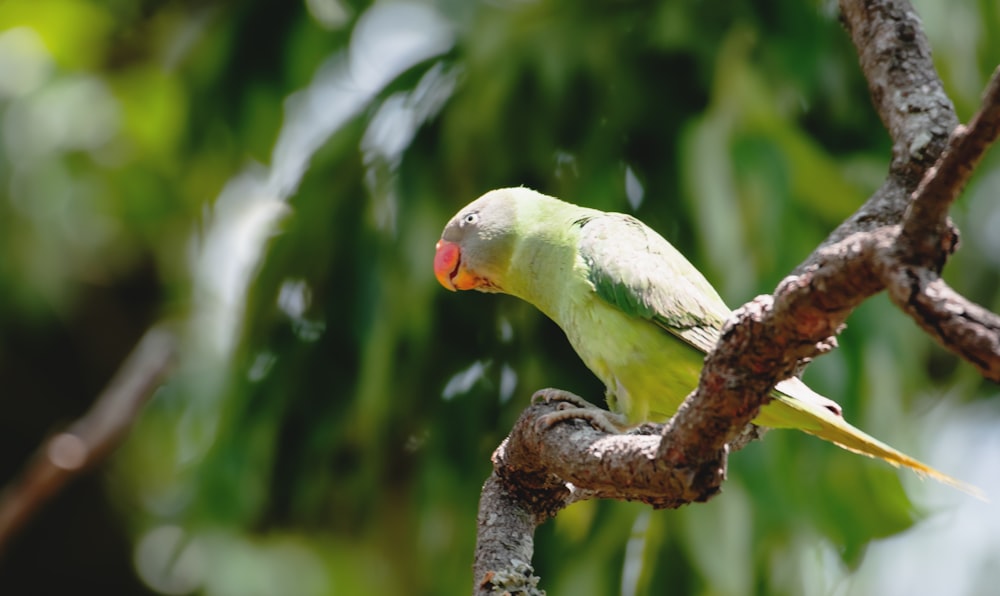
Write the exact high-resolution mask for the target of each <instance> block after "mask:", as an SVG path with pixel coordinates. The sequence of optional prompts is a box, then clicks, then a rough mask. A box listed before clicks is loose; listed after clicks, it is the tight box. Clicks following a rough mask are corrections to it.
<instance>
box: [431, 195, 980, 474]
mask: <svg viewBox="0 0 1000 596" xmlns="http://www.w3.org/2000/svg"><path fill="white" fill-rule="evenodd" d="M434 273H435V276H436V277H437V279H438V281H439V282H440V283H441V285H443V286H444V287H445V288H447V289H449V290H452V291H454V290H479V291H480V292H502V293H505V294H510V295H513V296H517V297H518V298H521V299H523V300H526V301H527V302H529V303H531V304H533V305H534V306H535V307H536V308H538V309H539V310H541V311H542V312H543V313H545V314H546V315H547V316H548V317H549V318H551V319H552V320H553V321H555V322H556V324H558V325H559V327H561V328H562V330H563V332H565V334H566V337H567V338H568V339H569V341H570V344H572V346H573V349H574V350H576V353H577V354H578V355H579V356H580V358H582V359H583V361H584V363H586V365H587V367H588V368H590V370H591V371H593V372H594V374H596V375H597V376H598V378H600V380H601V381H603V382H604V385H605V387H606V388H607V395H606V397H607V402H608V405H609V407H610V408H611V409H612V411H614V412H616V413H618V414H620V415H622V416H624V417H625V419H626V420H627V421H628V423H629V424H638V423H641V422H644V421H658V422H662V421H665V420H667V419H668V418H670V416H672V415H673V414H674V412H676V411H677V408H678V407H679V406H680V404H681V402H682V401H683V400H684V398H685V397H686V396H687V395H688V394H689V393H690V392H691V391H692V390H694V388H695V387H696V386H697V384H698V377H699V374H700V372H701V367H702V363H703V360H704V356H705V354H706V353H707V352H709V351H710V350H712V349H713V347H714V346H715V344H716V341H717V340H718V338H719V334H720V331H721V329H722V325H723V323H724V322H725V320H726V319H727V318H728V317H729V315H730V313H731V311H730V310H729V308H728V307H727V306H726V304H725V302H723V300H722V298H720V297H719V294H718V293H717V292H716V291H715V289H714V288H713V287H712V286H711V285H710V284H709V283H708V281H707V280H706V279H705V278H704V276H702V274H701V273H700V272H699V271H698V270H697V269H695V267H694V266H693V265H691V263H689V262H688V261H687V259H685V258H684V256H683V255H681V253H680V252H678V251H677V249H675V248H674V247H673V246H672V245H671V244H670V243H669V242H667V241H666V240H665V239H664V238H663V237H662V236H660V235H659V234H657V233H656V232H655V231H653V230H652V229H651V228H649V227H648V226H646V225H645V224H644V223H642V222H641V221H639V220H638V219H636V218H634V217H632V216H630V215H625V214H622V213H607V212H604V211H599V210H596V209H588V208H585V207H579V206H577V205H573V204H570V203H566V202H564V201H560V200H559V199H556V198H553V197H549V196H546V195H543V194H541V193H538V192H535V191H533V190H530V189H527V188H503V189H498V190H493V191H490V192H488V193H486V194H484V195H483V196H481V197H480V198H478V199H476V200H475V201H473V202H472V203H470V204H469V205H467V206H466V207H465V208H463V209H462V210H461V211H459V212H458V213H457V214H456V215H455V216H454V217H452V219H451V221H449V222H448V224H447V225H446V226H445V228H444V232H443V233H442V234H441V239H440V240H439V241H438V243H437V247H436V253H435V256H434ZM772 398H773V399H772V400H771V401H770V402H769V403H767V404H766V405H765V406H764V407H762V408H761V410H760V413H759V415H758V416H757V417H756V418H755V419H754V421H753V422H754V423H755V424H758V425H760V426H766V427H771V428H797V429H799V430H802V431H804V432H807V433H809V434H812V435H815V436H817V437H820V438H821V439H825V440H827V441H831V442H833V443H835V444H837V445H839V446H840V447H843V448H844V449H847V450H850V451H853V452H856V453H860V454H863V455H867V456H869V457H874V458H879V459H883V460H885V461H887V462H889V463H890V464H892V465H894V466H900V465H902V466H906V467H908V468H912V469H913V470H915V471H917V472H918V473H920V474H922V475H926V476H930V477H933V478H935V479H937V480H940V481H942V482H944V483H947V484H950V485H953V486H956V487H958V488H961V489H962V490H966V491H970V492H975V490H974V489H972V488H970V487H969V486H967V485H965V484H963V483H961V482H959V481H957V480H955V479H953V478H951V477H949V476H947V475H945V474H943V473H941V472H938V471H937V470H935V469H933V468H931V467H929V466H927V465H925V464H922V463H920V462H919V461H917V460H915V459H913V458H911V457H909V456H907V455H905V454H903V453H901V452H899V451H897V450H896V449H893V448H892V447H890V446H888V445H886V444H885V443H882V442H881V441H879V440H877V439H875V438H873V437H871V436H869V435H867V434H865V433H864V432H862V431H860V430H858V429H857V428H855V427H854V426H851V425H850V424H848V423H847V422H846V421H845V420H844V418H843V416H842V414H841V408H840V406H839V405H837V403H836V402H834V401H832V400H830V399H828V398H826V397H823V396H822V395H820V394H818V393H816V392H815V391H813V390H812V389H810V388H809V387H808V386H807V385H806V384H805V383H803V382H802V381H801V380H799V379H798V378H794V377H793V378H790V379H786V380H784V381H782V382H780V383H778V385H777V386H776V387H775V390H774V392H773V394H772ZM567 414H569V412H567ZM583 417H587V416H583Z"/></svg>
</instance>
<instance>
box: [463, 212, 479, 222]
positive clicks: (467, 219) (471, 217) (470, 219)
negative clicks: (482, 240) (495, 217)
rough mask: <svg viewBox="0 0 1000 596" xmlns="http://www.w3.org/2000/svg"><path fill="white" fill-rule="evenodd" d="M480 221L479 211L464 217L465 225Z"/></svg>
mask: <svg viewBox="0 0 1000 596" xmlns="http://www.w3.org/2000/svg"><path fill="white" fill-rule="evenodd" d="M478 221H479V214H478V213H470V214H468V215H466V216H465V217H463V218H462V224H463V225H472V224H475V223H476V222H478Z"/></svg>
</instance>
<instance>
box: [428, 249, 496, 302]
mask: <svg viewBox="0 0 1000 596" xmlns="http://www.w3.org/2000/svg"><path fill="white" fill-rule="evenodd" d="M435 248H436V249H437V250H436V252H435V253H434V277H436V278H437V280H438V281H439V282H441V285H442V286H444V287H445V288H447V289H449V290H451V291H452V292H454V291H455V290H474V289H476V288H478V287H480V286H489V285H490V284H489V282H488V281H487V280H486V279H484V278H482V277H479V276H478V275H476V274H475V273H474V272H473V271H471V270H470V269H468V268H467V267H466V266H465V263H463V262H462V249H461V248H459V246H458V245H457V244H455V243H454V242H448V241H447V240H445V239H444V238H442V239H441V240H438V243H437V246H436V247H435Z"/></svg>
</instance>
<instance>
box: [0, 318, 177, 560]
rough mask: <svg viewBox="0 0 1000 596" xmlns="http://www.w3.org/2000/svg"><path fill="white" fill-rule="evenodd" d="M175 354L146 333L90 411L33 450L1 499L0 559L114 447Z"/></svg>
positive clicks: (165, 337) (168, 341) (168, 340)
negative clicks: (64, 491) (44, 508)
mask: <svg viewBox="0 0 1000 596" xmlns="http://www.w3.org/2000/svg"><path fill="white" fill-rule="evenodd" d="M175 352H176V346H175V341H174V337H173V335H172V334H171V333H169V332H167V331H165V330H163V329H160V328H156V327H154V328H153V329H150V330H149V331H147V332H146V334H145V335H143V337H142V339H141V340H140V341H139V343H138V345H136V347H135V349H133V350H132V353H131V354H129V357H128V358H127V359H126V360H125V362H124V363H123V364H122V366H121V368H120V369H118V372H117V373H116V374H115V376H114V378H112V379H111V382H110V383H109V384H108V386H107V387H106V388H105V389H104V391H103V392H102V393H101V395H100V396H99V397H98V398H97V401H95V402H94V405H93V406H91V408H90V410H88V411H87V413H86V414H85V415H84V416H83V417H81V418H80V419H79V420H77V421H76V422H75V423H73V425H72V426H70V427H69V428H68V429H66V430H65V431H63V432H61V433H58V434H56V435H55V436H54V437H52V438H50V439H48V440H47V441H45V442H44V443H43V444H42V445H41V446H40V447H39V448H38V451H37V452H36V453H35V456H34V457H33V458H32V460H31V462H30V463H29V464H28V467H27V469H25V471H24V472H23V474H22V476H21V477H20V478H18V479H15V480H14V481H12V482H11V483H10V484H8V485H7V486H6V487H5V488H4V490H3V492H2V493H0V555H2V554H3V552H4V550H5V548H6V547H7V546H8V545H9V543H10V541H11V539H12V538H13V537H14V536H15V535H16V534H17V532H18V530H20V529H21V528H22V527H23V526H24V525H25V524H26V523H28V521H30V520H31V518H32V517H33V516H34V515H35V514H36V513H37V512H38V510H39V509H41V508H42V506H44V505H45V503H46V502H47V501H48V500H49V499H50V498H52V497H53V496H54V495H56V494H57V493H58V492H59V491H60V490H62V488H63V487H64V486H65V485H66V484H67V483H69V482H70V481H71V480H72V479H73V478H75V477H77V476H79V475H80V474H83V473H84V472H86V471H87V470H90V469H92V468H93V467H94V466H96V465H97V464H98V463H100V462H101V461H103V460H104V459H105V458H106V457H107V456H108V455H110V454H111V453H112V452H113V451H114V450H115V448H116V447H118V445H119V444H120V443H121V442H122V440H124V438H125V435H126V434H127V432H128V430H129V428H131V426H132V423H133V422H134V421H135V419H136V417H137V416H138V415H139V412H140V410H141V408H142V406H143V405H144V404H145V403H146V401H148V399H149V397H150V396H151V395H152V394H153V392H154V391H155V390H156V389H157V387H159V386H160V384H161V383H162V382H163V380H164V379H165V378H166V377H167V375H168V374H169V372H170V370H171V369H172V368H173V362H174V356H175Z"/></svg>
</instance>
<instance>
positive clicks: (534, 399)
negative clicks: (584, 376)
mask: <svg viewBox="0 0 1000 596" xmlns="http://www.w3.org/2000/svg"><path fill="white" fill-rule="evenodd" d="M554 402H561V403H563V404H569V405H573V406H576V407H577V408H584V409H588V408H589V409H594V410H601V411H602V412H603V411H606V410H604V408H600V407H598V406H595V405H594V404H592V403H590V402H589V401H587V400H585V399H583V398H582V397H580V396H579V395H576V394H575V393H570V392H569V391H563V390H562V389H553V388H551V387H550V388H548V389H539V390H538V391H536V392H535V394H534V395H532V396H531V405H533V406H537V405H539V404H551V403H554Z"/></svg>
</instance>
